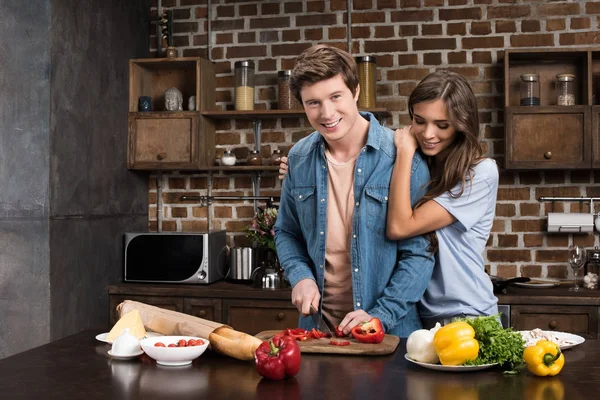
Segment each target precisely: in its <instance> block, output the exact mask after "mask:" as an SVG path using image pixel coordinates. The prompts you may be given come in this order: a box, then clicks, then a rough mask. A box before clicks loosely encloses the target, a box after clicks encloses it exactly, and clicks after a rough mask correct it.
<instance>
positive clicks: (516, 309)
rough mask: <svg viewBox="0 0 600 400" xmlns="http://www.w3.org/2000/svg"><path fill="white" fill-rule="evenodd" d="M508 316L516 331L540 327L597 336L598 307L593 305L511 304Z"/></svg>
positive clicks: (591, 337)
mask: <svg viewBox="0 0 600 400" xmlns="http://www.w3.org/2000/svg"><path fill="white" fill-rule="evenodd" d="M510 316H511V325H512V327H513V329H514V330H517V331H520V330H530V329H534V328H540V329H543V330H549V331H558V332H569V333H574V334H577V335H581V336H583V337H585V338H590V339H597V338H598V308H597V307H594V306H526V305H516V306H515V305H513V306H511V310H510Z"/></svg>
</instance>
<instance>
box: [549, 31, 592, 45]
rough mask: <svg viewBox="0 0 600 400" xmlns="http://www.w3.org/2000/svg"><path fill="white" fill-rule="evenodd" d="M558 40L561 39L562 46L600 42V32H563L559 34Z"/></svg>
mask: <svg viewBox="0 0 600 400" xmlns="http://www.w3.org/2000/svg"><path fill="white" fill-rule="evenodd" d="M558 40H559V42H560V44H561V46H575V45H592V44H600V33H598V32H577V33H562V34H561V35H560V36H559V39H558Z"/></svg>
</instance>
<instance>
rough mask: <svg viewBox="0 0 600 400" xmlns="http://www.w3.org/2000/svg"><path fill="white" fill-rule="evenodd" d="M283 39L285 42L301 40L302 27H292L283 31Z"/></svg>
mask: <svg viewBox="0 0 600 400" xmlns="http://www.w3.org/2000/svg"><path fill="white" fill-rule="evenodd" d="M281 40H283V41H284V42H297V41H299V40H300V29H291V30H287V31H282V32H281Z"/></svg>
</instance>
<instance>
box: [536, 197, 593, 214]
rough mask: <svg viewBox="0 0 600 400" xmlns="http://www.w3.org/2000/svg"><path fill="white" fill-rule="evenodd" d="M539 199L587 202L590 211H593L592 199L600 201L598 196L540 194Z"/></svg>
mask: <svg viewBox="0 0 600 400" xmlns="http://www.w3.org/2000/svg"><path fill="white" fill-rule="evenodd" d="M538 200H539V201H551V202H555V201H578V202H580V203H583V202H589V203H590V212H591V213H594V201H600V197H548V196H542V197H540V198H539V199H538Z"/></svg>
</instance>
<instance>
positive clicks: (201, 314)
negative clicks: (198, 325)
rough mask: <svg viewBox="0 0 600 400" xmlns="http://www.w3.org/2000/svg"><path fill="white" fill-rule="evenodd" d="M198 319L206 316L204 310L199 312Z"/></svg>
mask: <svg viewBox="0 0 600 400" xmlns="http://www.w3.org/2000/svg"><path fill="white" fill-rule="evenodd" d="M198 316H199V317H205V316H206V310H200V312H199V313H198Z"/></svg>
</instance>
